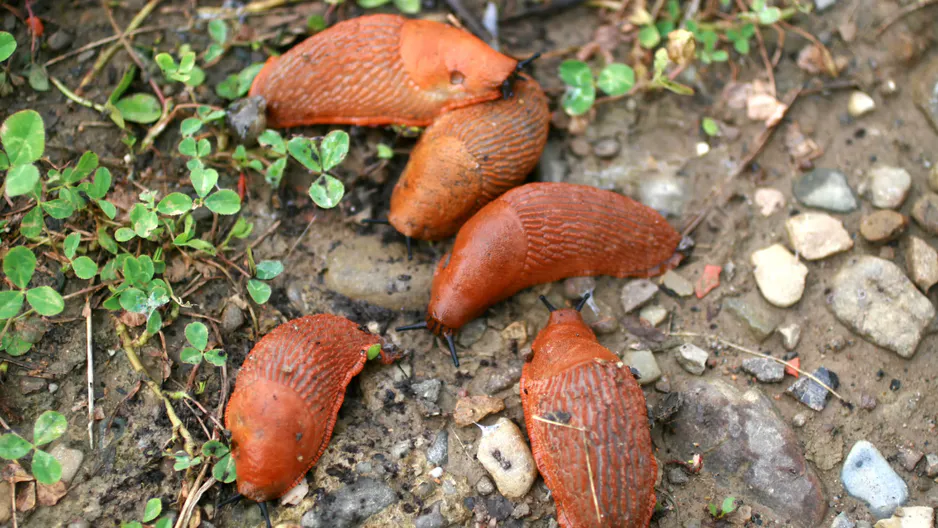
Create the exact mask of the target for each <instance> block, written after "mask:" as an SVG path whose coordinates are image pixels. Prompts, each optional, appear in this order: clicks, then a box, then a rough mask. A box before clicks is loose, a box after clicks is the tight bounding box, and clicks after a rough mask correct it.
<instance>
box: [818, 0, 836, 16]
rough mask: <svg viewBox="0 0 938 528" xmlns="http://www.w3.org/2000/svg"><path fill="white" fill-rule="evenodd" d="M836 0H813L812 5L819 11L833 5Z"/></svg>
mask: <svg viewBox="0 0 938 528" xmlns="http://www.w3.org/2000/svg"><path fill="white" fill-rule="evenodd" d="M836 3H837V0H814V7H815V9H817V12H818V13H820V12H821V11H824V10H825V9H829V8H830V7H831V6H833V5H835V4H836Z"/></svg>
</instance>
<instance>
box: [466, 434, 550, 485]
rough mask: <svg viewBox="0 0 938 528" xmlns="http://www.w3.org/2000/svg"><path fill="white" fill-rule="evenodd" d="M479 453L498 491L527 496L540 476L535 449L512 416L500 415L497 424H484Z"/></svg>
mask: <svg viewBox="0 0 938 528" xmlns="http://www.w3.org/2000/svg"><path fill="white" fill-rule="evenodd" d="M476 456H477V458H478V459H479V463H480V464H482V467H484V468H485V470H486V471H488V472H489V475H491V476H492V480H494V481H495V485H496V486H497V487H498V491H499V492H501V494H502V495H504V496H505V497H508V498H510V499H520V498H521V497H524V496H525V494H527V492H528V490H529V489H531V485H532V484H534V479H535V478H537V466H536V465H535V464H534V457H533V456H532V455H531V449H530V448H529V447H528V444H527V441H526V440H525V438H524V435H523V434H522V433H521V429H518V426H517V425H515V423H514V422H512V421H511V420H509V419H508V418H499V419H498V421H497V422H495V425H492V426H489V427H483V431H482V439H481V440H479V450H478V452H477V454H476Z"/></svg>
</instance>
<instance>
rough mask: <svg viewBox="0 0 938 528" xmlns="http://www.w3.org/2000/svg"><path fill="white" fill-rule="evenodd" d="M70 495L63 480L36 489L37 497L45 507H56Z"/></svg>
mask: <svg viewBox="0 0 938 528" xmlns="http://www.w3.org/2000/svg"><path fill="white" fill-rule="evenodd" d="M66 493H68V489H67V488H66V487H65V483H64V482H62V481H61V480H60V481H58V482H56V483H55V484H52V485H51V486H50V485H46V484H39V486H38V487H37V488H36V496H37V497H38V498H39V504H41V505H43V506H55V505H56V504H58V502H59V501H60V500H61V499H62V497H64V496H65V494H66Z"/></svg>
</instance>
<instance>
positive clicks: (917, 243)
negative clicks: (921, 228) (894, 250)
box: [905, 236, 938, 293]
mask: <svg viewBox="0 0 938 528" xmlns="http://www.w3.org/2000/svg"><path fill="white" fill-rule="evenodd" d="M905 267H906V268H907V269H908V270H909V275H910V276H911V279H912V282H914V283H915V284H916V285H917V286H918V287H919V288H921V289H922V291H923V292H925V293H928V290H929V289H930V288H931V287H932V286H934V285H935V284H936V283H938V251H935V248H933V247H931V246H930V245H928V243H927V242H925V241H924V240H922V239H921V238H919V237H917V236H910V237H909V244H908V245H907V246H906V248H905Z"/></svg>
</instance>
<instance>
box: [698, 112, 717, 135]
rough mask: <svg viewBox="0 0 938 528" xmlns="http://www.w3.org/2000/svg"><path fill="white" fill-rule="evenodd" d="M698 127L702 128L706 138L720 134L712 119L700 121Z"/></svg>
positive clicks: (706, 118)
mask: <svg viewBox="0 0 938 528" xmlns="http://www.w3.org/2000/svg"><path fill="white" fill-rule="evenodd" d="M700 126H701V127H702V128H703V131H704V133H705V134H707V135H708V136H716V135H718V134H719V133H720V125H718V124H717V122H716V121H714V120H713V119H712V118H709V117H705V118H703V121H701V123H700Z"/></svg>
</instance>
